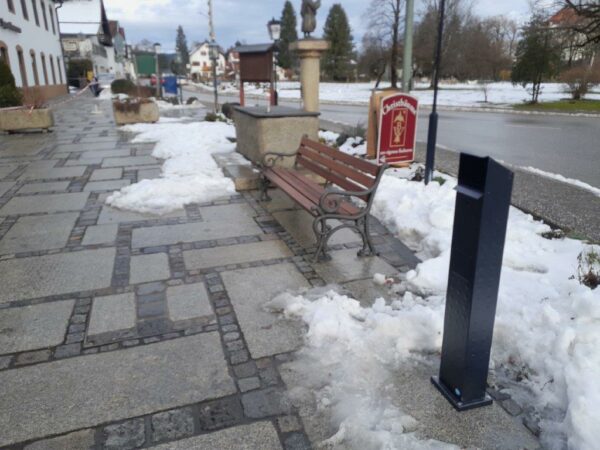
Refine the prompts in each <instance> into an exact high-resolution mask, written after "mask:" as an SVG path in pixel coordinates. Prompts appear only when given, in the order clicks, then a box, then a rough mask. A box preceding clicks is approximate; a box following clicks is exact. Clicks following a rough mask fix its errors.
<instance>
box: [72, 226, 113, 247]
mask: <svg viewBox="0 0 600 450" xmlns="http://www.w3.org/2000/svg"><path fill="white" fill-rule="evenodd" d="M118 230H119V226H118V225H117V224H116V223H114V224H112V223H109V224H105V225H95V226H90V227H87V228H86V229H85V234H84V235H83V241H82V242H81V245H97V244H112V243H114V242H115V240H116V239H117V232H118Z"/></svg>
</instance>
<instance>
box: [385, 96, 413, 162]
mask: <svg viewBox="0 0 600 450" xmlns="http://www.w3.org/2000/svg"><path fill="white" fill-rule="evenodd" d="M418 109H419V101H418V100H417V99H416V98H415V97H413V96H412V95H407V94H392V95H389V96H387V97H384V98H382V99H381V108H380V109H379V136H378V139H377V161H378V162H379V163H380V164H383V163H387V164H395V163H409V162H412V161H414V159H415V144H416V141H417V113H418Z"/></svg>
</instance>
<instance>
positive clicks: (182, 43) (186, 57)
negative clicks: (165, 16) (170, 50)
mask: <svg viewBox="0 0 600 450" xmlns="http://www.w3.org/2000/svg"><path fill="white" fill-rule="evenodd" d="M175 49H176V51H177V53H178V54H179V57H180V58H181V67H179V68H178V69H179V70H178V73H185V70H186V65H187V64H189V62H190V52H189V50H188V45H187V38H186V37H185V33H184V32H183V27H182V26H181V25H179V27H177V38H176V39H175Z"/></svg>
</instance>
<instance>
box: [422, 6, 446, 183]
mask: <svg viewBox="0 0 600 450" xmlns="http://www.w3.org/2000/svg"><path fill="white" fill-rule="evenodd" d="M445 6H446V0H440V17H439V24H438V36H437V47H436V49H435V63H434V65H433V106H432V108H431V114H430V115H429V130H428V133H427V157H426V159H425V180H424V181H425V184H429V182H430V181H431V180H432V179H433V170H434V165H435V145H436V142H437V128H438V113H437V95H438V81H439V77H440V64H441V60H442V35H443V33H444V9H445Z"/></svg>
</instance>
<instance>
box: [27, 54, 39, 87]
mask: <svg viewBox="0 0 600 450" xmlns="http://www.w3.org/2000/svg"><path fill="white" fill-rule="evenodd" d="M29 55H31V71H32V72H33V81H34V82H35V85H36V86H39V85H40V77H39V76H38V68H37V61H36V59H35V52H34V51H33V50H30V51H29Z"/></svg>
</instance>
